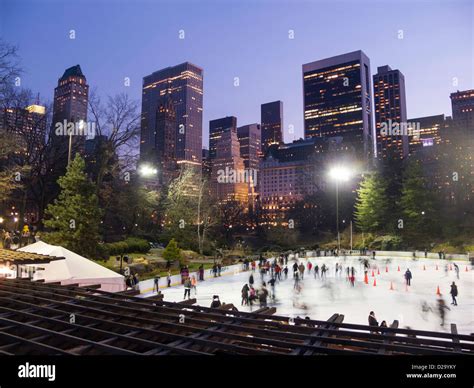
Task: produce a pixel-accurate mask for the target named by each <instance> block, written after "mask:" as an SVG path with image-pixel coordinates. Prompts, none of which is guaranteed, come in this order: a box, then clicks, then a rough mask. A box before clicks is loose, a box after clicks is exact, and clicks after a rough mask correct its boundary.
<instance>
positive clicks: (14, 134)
mask: <svg viewBox="0 0 474 388" xmlns="http://www.w3.org/2000/svg"><path fill="white" fill-rule="evenodd" d="M0 133H2V134H5V135H6V136H8V139H11V140H12V144H14V145H15V152H14V154H15V157H21V158H22V159H24V160H23V162H26V163H33V162H35V160H36V157H37V156H38V152H39V151H40V150H41V149H43V147H44V144H45V140H46V108H45V107H44V106H41V105H39V104H33V105H29V106H27V107H26V108H4V109H3V111H2V114H1V117H0Z"/></svg>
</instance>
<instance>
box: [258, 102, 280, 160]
mask: <svg viewBox="0 0 474 388" xmlns="http://www.w3.org/2000/svg"><path fill="white" fill-rule="evenodd" d="M260 116H261V126H262V127H261V128H262V152H263V153H264V154H265V153H266V152H267V150H268V147H270V146H271V145H272V144H283V102H281V101H273V102H268V103H266V104H262V105H261V108H260Z"/></svg>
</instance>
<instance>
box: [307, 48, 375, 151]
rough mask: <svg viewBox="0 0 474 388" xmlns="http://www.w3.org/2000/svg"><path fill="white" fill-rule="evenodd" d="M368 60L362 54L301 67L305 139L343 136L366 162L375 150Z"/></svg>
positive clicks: (334, 58) (356, 53)
mask: <svg viewBox="0 0 474 388" xmlns="http://www.w3.org/2000/svg"><path fill="white" fill-rule="evenodd" d="M370 74H371V73H370V61H369V58H368V57H367V56H366V55H365V54H364V53H363V52H362V51H354V52H351V53H347V54H343V55H338V56H335V57H331V58H327V59H322V60H319V61H315V62H311V63H307V64H304V65H303V101H304V132H305V138H306V139H309V138H313V137H323V138H325V137H333V136H342V137H343V138H344V142H346V143H349V144H352V145H354V146H355V147H356V149H357V152H358V154H359V157H361V158H364V159H367V158H368V157H369V156H370V155H372V154H373V153H374V151H375V143H374V133H373V124H372V121H373V117H372V88H371V76H370Z"/></svg>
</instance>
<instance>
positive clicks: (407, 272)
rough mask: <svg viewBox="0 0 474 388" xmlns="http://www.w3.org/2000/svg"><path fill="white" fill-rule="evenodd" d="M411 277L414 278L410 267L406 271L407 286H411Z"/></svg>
mask: <svg viewBox="0 0 474 388" xmlns="http://www.w3.org/2000/svg"><path fill="white" fill-rule="evenodd" d="M411 278H412V274H411V271H410V269H409V268H408V269H407V270H406V272H405V280H406V283H407V286H411Z"/></svg>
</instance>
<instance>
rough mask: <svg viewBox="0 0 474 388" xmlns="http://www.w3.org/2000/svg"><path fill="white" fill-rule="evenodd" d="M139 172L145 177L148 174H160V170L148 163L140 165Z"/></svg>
mask: <svg viewBox="0 0 474 388" xmlns="http://www.w3.org/2000/svg"><path fill="white" fill-rule="evenodd" d="M138 173H139V174H140V175H141V176H144V177H148V176H152V175H156V174H158V170H157V169H156V168H154V167H152V166H150V165H148V164H143V165H141V166H140V168H139V169H138Z"/></svg>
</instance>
